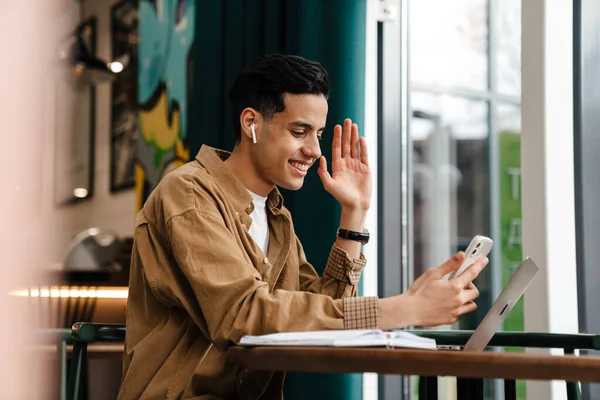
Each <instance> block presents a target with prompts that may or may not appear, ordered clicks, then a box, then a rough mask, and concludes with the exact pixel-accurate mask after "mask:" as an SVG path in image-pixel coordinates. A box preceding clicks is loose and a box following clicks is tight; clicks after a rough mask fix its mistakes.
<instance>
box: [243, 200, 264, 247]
mask: <svg viewBox="0 0 600 400" xmlns="http://www.w3.org/2000/svg"><path fill="white" fill-rule="evenodd" d="M246 190H247V189H246ZM248 193H250V196H252V203H254V210H253V211H252V213H251V214H250V218H252V224H251V225H250V230H249V232H250V236H252V239H254V241H255V242H256V244H257V245H258V247H260V249H261V250H262V252H263V254H264V255H267V251H268V250H269V223H268V222H267V210H266V206H265V205H266V203H267V198H266V197H262V196H259V195H257V194H256V193H252V192H251V191H249V190H248Z"/></svg>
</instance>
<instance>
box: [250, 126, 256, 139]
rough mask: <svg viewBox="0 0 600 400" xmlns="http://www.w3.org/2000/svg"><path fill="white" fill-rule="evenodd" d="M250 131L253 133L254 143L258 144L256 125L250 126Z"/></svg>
mask: <svg viewBox="0 0 600 400" xmlns="http://www.w3.org/2000/svg"><path fill="white" fill-rule="evenodd" d="M250 130H251V131H252V143H256V131H255V130H254V124H252V125H250Z"/></svg>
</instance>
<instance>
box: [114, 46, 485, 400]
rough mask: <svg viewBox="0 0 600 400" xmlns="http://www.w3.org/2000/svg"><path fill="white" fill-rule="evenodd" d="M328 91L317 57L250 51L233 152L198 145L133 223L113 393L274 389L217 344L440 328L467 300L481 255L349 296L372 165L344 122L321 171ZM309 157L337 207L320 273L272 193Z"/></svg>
mask: <svg viewBox="0 0 600 400" xmlns="http://www.w3.org/2000/svg"><path fill="white" fill-rule="evenodd" d="M328 94H329V83H328V76H327V72H326V71H325V70H324V69H323V67H322V66H321V65H320V64H318V63H316V62H312V61H309V60H306V59H303V58H300V57H296V56H283V55H271V56H266V57H263V58H261V59H258V60H256V61H255V62H254V63H253V64H252V65H251V66H250V67H248V68H247V69H246V70H244V71H242V72H241V73H240V74H239V76H238V77H237V79H236V81H235V83H234V85H233V87H232V89H231V92H230V100H231V102H232V106H233V107H232V110H233V119H234V126H235V130H236V134H237V135H238V136H237V143H236V145H235V148H234V149H233V151H232V152H231V153H227V152H225V151H222V150H217V149H213V148H209V147H206V146H203V147H202V148H201V149H200V152H199V153H198V155H197V157H196V159H195V160H194V161H192V162H190V163H188V164H186V165H185V166H182V167H180V168H179V169H177V170H175V171H173V172H171V173H170V174H168V175H167V176H166V177H165V178H164V179H163V180H162V181H161V183H160V184H159V185H158V187H157V188H156V190H155V191H154V192H153V193H152V195H151V196H150V197H149V199H148V200H147V202H146V204H145V205H144V208H143V209H142V210H141V211H140V213H139V214H138V216H137V221H136V230H135V244H134V250H133V253H132V263H131V275H130V284H129V298H128V306H127V337H126V343H125V355H124V375H123V381H122V385H121V391H120V394H119V398H120V399H154V398H160V399H164V398H169V399H192V398H193V399H238V398H239V399H259V398H261V399H271V398H282V388H283V378H284V375H283V373H280V372H250V371H247V370H243V369H240V368H238V367H236V366H235V365H233V364H231V363H230V362H229V361H228V360H227V348H228V347H229V346H230V345H232V344H234V343H236V342H237V341H238V340H239V339H240V338H241V337H242V336H243V335H246V334H249V335H262V334H268V333H273V332H285V331H306V330H322V329H356V328H381V329H388V328H400V327H404V326H414V325H440V324H448V323H452V322H454V321H456V320H457V319H458V318H459V317H460V315H462V314H464V313H467V312H470V311H473V310H474V309H475V308H476V307H475V304H474V303H473V300H475V299H476V298H477V296H478V295H479V293H478V291H477V289H476V288H475V287H474V286H473V284H472V283H471V282H472V280H473V279H475V277H476V276H477V275H478V274H479V272H480V271H481V269H482V268H483V267H484V266H485V261H484V262H480V263H479V264H477V265H475V266H474V267H472V268H471V269H469V270H468V271H467V272H466V273H464V274H463V275H462V276H461V277H459V278H457V279H456V280H453V281H447V280H444V279H442V278H443V277H444V276H445V275H446V274H448V273H450V272H451V271H453V270H455V269H457V268H458V267H459V266H460V262H461V261H462V259H463V258H464V254H462V253H459V254H457V255H455V256H454V257H453V258H451V259H450V260H448V261H446V262H445V263H444V264H442V265H441V266H439V267H436V268H433V269H431V270H430V271H428V272H427V273H426V274H424V275H423V276H422V277H420V278H419V279H417V280H416V281H415V282H414V284H413V285H412V286H411V288H410V289H409V290H408V291H407V292H406V293H404V294H401V295H398V296H394V297H390V298H387V299H378V298H377V297H356V294H357V284H358V281H359V278H360V275H361V272H362V269H363V268H364V266H365V264H366V260H365V259H364V257H363V255H362V254H361V245H363V244H366V242H367V241H368V232H367V231H366V230H365V229H364V226H363V225H364V221H365V216H366V213H367V211H368V209H369V206H370V201H371V172H370V168H369V158H368V152H367V146H366V143H365V141H364V139H363V138H359V135H358V127H357V126H356V124H352V122H351V121H350V120H349V119H347V120H345V121H344V124H343V127H342V126H340V125H336V126H335V128H334V129H333V151H332V155H331V172H329V171H328V170H327V164H326V160H325V157H323V155H322V154H321V149H320V145H319V141H320V140H321V136H322V135H323V132H324V131H325V125H326V119H327V111H328V105H327V96H328ZM315 163H318V174H319V176H320V177H321V180H322V182H323V185H324V187H325V189H326V190H327V191H328V192H329V193H330V194H331V195H332V196H334V197H335V199H336V200H337V201H338V202H339V203H340V205H341V208H342V212H341V216H340V229H339V230H338V238H337V240H336V241H335V243H334V244H333V246H332V249H331V254H330V256H329V260H328V261H327V265H326V268H325V270H324V273H323V276H319V275H318V274H317V273H316V272H315V270H314V268H313V267H312V266H311V265H310V264H309V263H308V261H307V260H306V258H305V255H304V251H303V249H302V245H301V243H300V242H299V240H298V238H297V237H296V235H295V233H294V226H293V224H292V218H291V215H290V213H289V212H288V210H287V209H286V208H285V207H284V205H283V199H282V197H281V195H280V193H279V191H278V190H277V186H280V187H283V188H286V189H290V190H298V189H300V188H301V187H302V184H303V182H304V177H305V176H306V174H307V171H308V169H309V168H310V167H311V166H312V165H313V164H315ZM313 206H318V205H313Z"/></svg>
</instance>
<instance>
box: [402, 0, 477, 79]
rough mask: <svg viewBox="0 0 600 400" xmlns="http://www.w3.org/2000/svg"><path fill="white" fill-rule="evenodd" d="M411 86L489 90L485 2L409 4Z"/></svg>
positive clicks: (433, 0) (443, 0) (420, 1)
mask: <svg viewBox="0 0 600 400" xmlns="http://www.w3.org/2000/svg"><path fill="white" fill-rule="evenodd" d="M409 7H410V10H409V14H408V23H409V40H410V44H409V57H408V59H409V63H410V80H411V83H416V84H421V85H435V86H445V87H456V88H466V89H473V90H486V89H487V87H488V84H487V81H488V54H487V49H488V23H487V19H488V14H487V1H486V0H453V1H447V0H417V1H411V2H409Z"/></svg>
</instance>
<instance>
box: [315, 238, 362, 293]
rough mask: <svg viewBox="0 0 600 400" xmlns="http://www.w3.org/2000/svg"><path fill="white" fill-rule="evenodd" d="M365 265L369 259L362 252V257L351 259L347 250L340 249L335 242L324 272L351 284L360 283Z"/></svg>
mask: <svg viewBox="0 0 600 400" xmlns="http://www.w3.org/2000/svg"><path fill="white" fill-rule="evenodd" d="M365 265H367V260H366V259H365V256H364V255H363V253H362V252H361V253H360V258H358V259H351V258H350V255H349V254H348V252H346V250H343V249H340V248H339V247H338V246H336V245H335V244H334V245H333V247H332V249H331V253H329V259H328V260H327V266H325V271H323V274H324V275H328V276H331V277H332V278H335V279H337V280H339V281H342V282H346V283H349V284H351V285H358V281H359V280H360V275H361V274H362V270H363V268H365Z"/></svg>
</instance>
